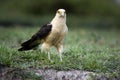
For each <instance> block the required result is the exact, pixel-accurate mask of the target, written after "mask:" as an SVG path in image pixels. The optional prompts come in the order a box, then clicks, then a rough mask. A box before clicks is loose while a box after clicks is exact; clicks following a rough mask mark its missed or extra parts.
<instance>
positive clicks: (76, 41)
mask: <svg viewBox="0 0 120 80" xmlns="http://www.w3.org/2000/svg"><path fill="white" fill-rule="evenodd" d="M38 29H39V28H38V27H37V28H36V27H34V28H19V27H16V28H0V63H1V64H4V65H7V66H9V67H12V68H20V69H26V68H41V69H47V68H53V69H57V70H73V69H77V70H86V71H93V72H103V73H106V72H108V73H113V72H114V73H119V72H120V36H119V34H120V31H119V30H95V29H83V28H77V29H72V30H69V33H68V35H67V37H66V39H65V41H64V53H63V62H60V60H59V55H58V53H57V52H56V50H55V49H54V48H52V50H51V59H52V60H53V62H50V61H49V60H48V56H47V54H45V53H40V51H39V50H34V51H27V52H18V51H17V49H18V48H19V47H20V43H22V42H23V41H26V40H27V39H29V38H30V37H31V36H32V34H34V33H35V32H36V31H37V30H38Z"/></svg>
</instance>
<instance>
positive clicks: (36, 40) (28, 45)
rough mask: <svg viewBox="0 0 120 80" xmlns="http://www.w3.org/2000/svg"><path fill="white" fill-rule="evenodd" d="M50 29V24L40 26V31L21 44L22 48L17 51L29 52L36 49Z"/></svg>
mask: <svg viewBox="0 0 120 80" xmlns="http://www.w3.org/2000/svg"><path fill="white" fill-rule="evenodd" d="M51 29H52V25H51V24H45V25H44V26H42V27H41V29H40V30H39V31H38V32H37V33H36V34H34V35H33V36H32V37H31V39H29V40H28V41H26V42H24V43H22V44H21V46H22V47H21V48H20V49H18V51H25V50H30V49H33V48H35V47H37V46H38V45H39V44H40V43H41V40H42V39H45V38H46V37H47V36H48V35H49V33H50V32H51Z"/></svg>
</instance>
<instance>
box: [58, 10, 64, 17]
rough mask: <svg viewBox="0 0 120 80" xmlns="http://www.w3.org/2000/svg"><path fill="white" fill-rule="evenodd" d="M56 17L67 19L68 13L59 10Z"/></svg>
mask: <svg viewBox="0 0 120 80" xmlns="http://www.w3.org/2000/svg"><path fill="white" fill-rule="evenodd" d="M56 15H57V16H59V17H65V16H66V11H65V10H64V9H58V10H57V13H56Z"/></svg>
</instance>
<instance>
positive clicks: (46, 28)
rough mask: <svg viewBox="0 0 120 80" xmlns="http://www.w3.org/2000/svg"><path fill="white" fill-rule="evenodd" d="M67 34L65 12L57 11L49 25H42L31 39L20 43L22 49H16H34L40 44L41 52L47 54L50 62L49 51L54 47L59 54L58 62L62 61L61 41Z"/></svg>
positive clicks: (62, 10)
mask: <svg viewBox="0 0 120 80" xmlns="http://www.w3.org/2000/svg"><path fill="white" fill-rule="evenodd" d="M67 32H68V28H67V25H66V12H65V10H64V9H59V10H58V11H57V13H56V15H55V17H54V18H53V20H52V21H51V22H50V23H49V24H45V25H43V26H42V27H41V29H40V30H39V31H38V32H37V33H36V34H34V35H33V36H32V37H31V39H29V40H28V41H26V42H24V43H22V44H21V46H22V48H20V49H18V51H25V50H30V49H34V48H35V47H36V46H38V45H39V44H41V49H42V51H45V52H47V53H48V58H49V60H50V52H49V49H50V47H51V46H55V47H56V48H57V50H58V52H59V55H60V61H62V52H63V39H64V37H65V35H66V33H67Z"/></svg>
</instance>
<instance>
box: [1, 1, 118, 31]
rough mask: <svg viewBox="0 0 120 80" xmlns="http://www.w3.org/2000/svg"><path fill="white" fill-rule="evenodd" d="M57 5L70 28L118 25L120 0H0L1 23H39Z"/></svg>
mask: <svg viewBox="0 0 120 80" xmlns="http://www.w3.org/2000/svg"><path fill="white" fill-rule="evenodd" d="M59 8H64V9H66V11H67V24H68V26H69V27H70V28H75V27H87V28H88V27H89V28H100V29H102V28H103V29H110V28H115V29H116V28H117V29H118V28H120V22H119V21H120V0H0V26H4V27H9V26H14V25H15V26H16V25H22V26H23V25H25V26H41V25H43V24H45V23H48V22H49V21H50V20H51V19H52V18H53V17H54V15H55V12H56V10H57V9H59Z"/></svg>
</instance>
